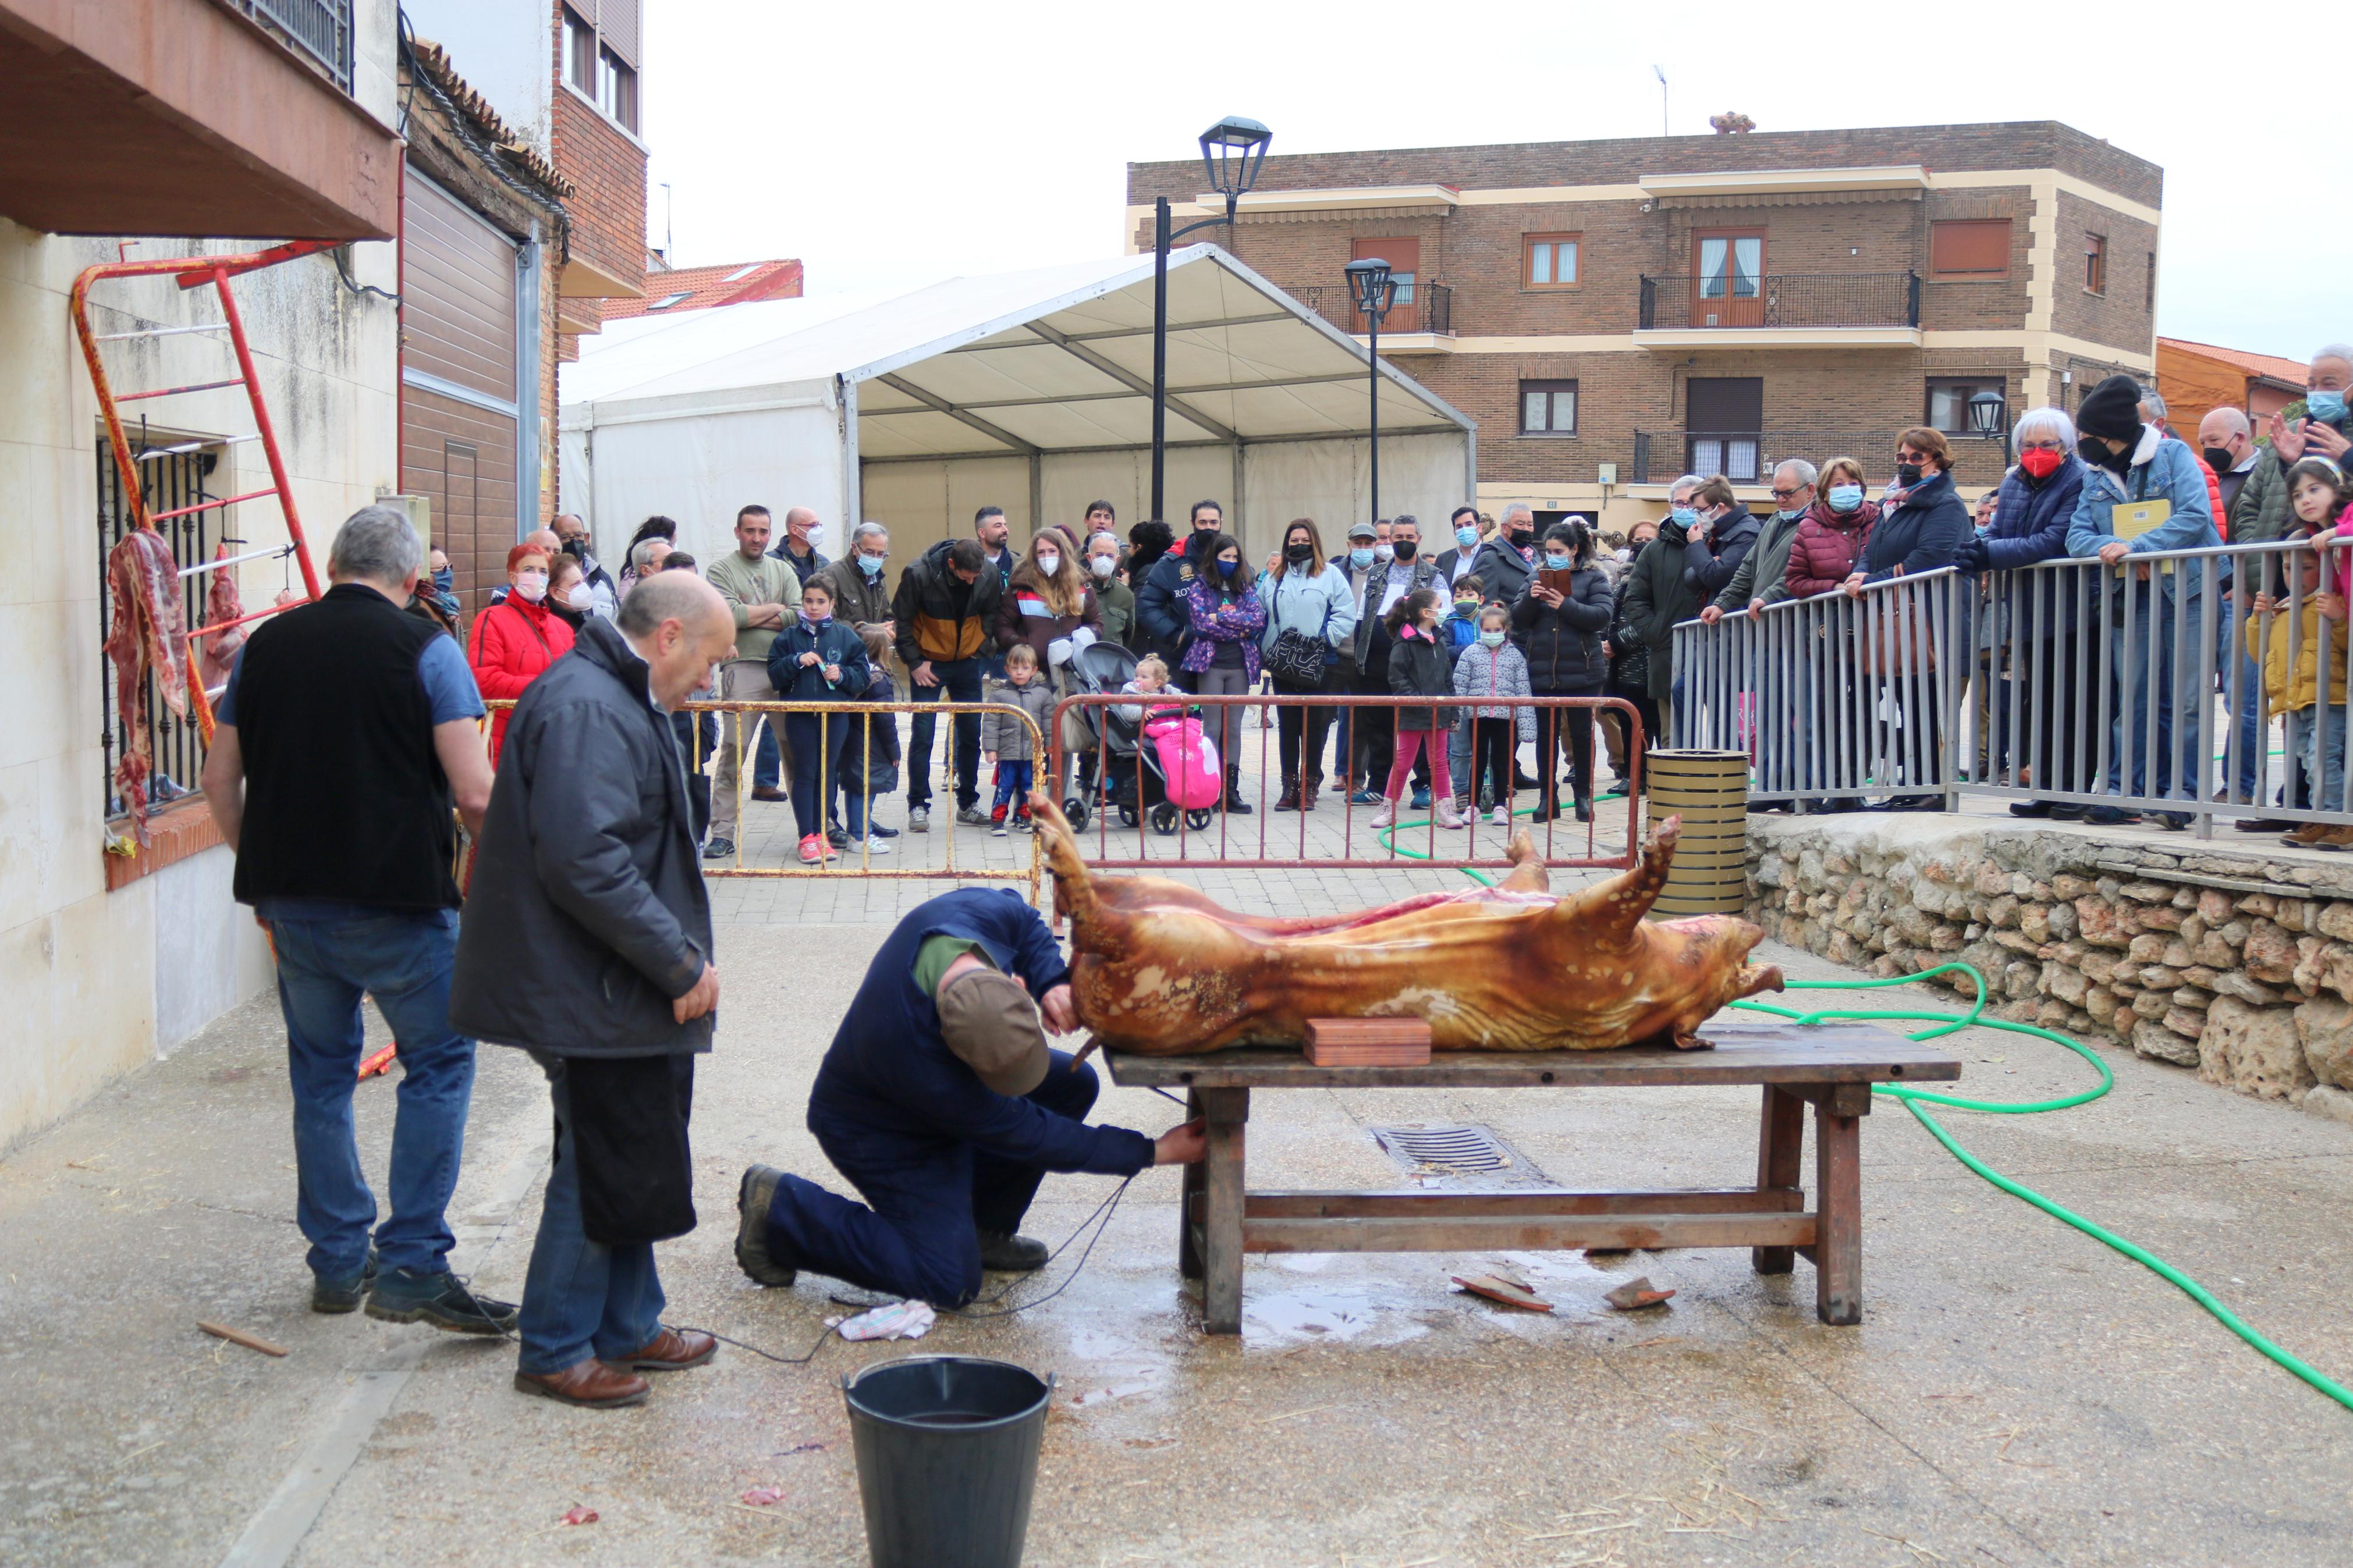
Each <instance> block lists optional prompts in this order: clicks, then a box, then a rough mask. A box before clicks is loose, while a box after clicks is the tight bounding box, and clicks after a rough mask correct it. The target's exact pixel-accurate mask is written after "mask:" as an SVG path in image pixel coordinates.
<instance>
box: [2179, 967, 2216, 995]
mask: <svg viewBox="0 0 2353 1568" xmlns="http://www.w3.org/2000/svg"><path fill="white" fill-rule="evenodd" d="M2220 977H2221V976H2220V975H2219V973H2217V972H2216V971H2214V970H2211V969H2209V968H2207V967H2206V966H2205V965H2204V964H2202V963H2193V964H2191V965H2190V966H2189V968H2187V969H2185V970H2183V971H2182V972H2181V978H2182V979H2183V980H2185V981H2187V982H2188V983H2189V984H2192V985H2196V986H2199V987H2200V988H2202V989H2204V990H2208V991H2211V990H2213V989H2214V982H2215V981H2216V980H2217V979H2219V978H2220Z"/></svg>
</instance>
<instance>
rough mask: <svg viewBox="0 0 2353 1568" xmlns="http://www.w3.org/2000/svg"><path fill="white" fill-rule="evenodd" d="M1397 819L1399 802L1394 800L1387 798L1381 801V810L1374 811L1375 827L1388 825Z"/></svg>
mask: <svg viewBox="0 0 2353 1568" xmlns="http://www.w3.org/2000/svg"><path fill="white" fill-rule="evenodd" d="M1396 821H1397V802H1395V801H1393V800H1385V801H1383V802H1381V808H1380V810H1378V811H1377V812H1375V813H1373V826H1375V827H1388V826H1390V825H1391V824H1393V823H1395V822H1396Z"/></svg>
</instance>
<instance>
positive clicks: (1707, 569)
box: [1672, 474, 1762, 604]
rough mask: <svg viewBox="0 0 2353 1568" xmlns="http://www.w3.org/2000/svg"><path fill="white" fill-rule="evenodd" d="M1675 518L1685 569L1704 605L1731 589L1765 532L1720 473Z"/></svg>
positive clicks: (1685, 503) (1704, 485)
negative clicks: (1680, 532)
mask: <svg viewBox="0 0 2353 1568" xmlns="http://www.w3.org/2000/svg"><path fill="white" fill-rule="evenodd" d="M1672 516H1673V517H1674V520H1675V521H1678V522H1680V523H1682V524H1683V570H1684V571H1685V572H1687V573H1689V574H1690V576H1691V585H1692V587H1694V589H1696V590H1698V593H1699V596H1700V601H1701V602H1702V603H1703V604H1704V603H1706V602H1707V601H1708V600H1711V599H1713V598H1715V596H1716V595H1719V594H1721V593H1723V592H1724V591H1725V588H1727V587H1729V586H1731V584H1732V579H1733V576H1734V574H1736V573H1738V572H1739V570H1740V563H1742V562H1743V561H1746V559H1747V558H1748V552H1750V551H1751V550H1753V549H1755V548H1756V546H1757V535H1758V534H1759V533H1760V532H1761V531H1762V529H1761V528H1760V527H1759V526H1758V524H1757V519H1756V518H1755V517H1753V516H1752V515H1750V513H1749V510H1748V509H1747V508H1746V507H1744V506H1742V505H1741V504H1740V502H1739V501H1738V500H1736V499H1735V497H1734V496H1733V493H1732V483H1731V481H1730V480H1728V479H1725V478H1724V477H1723V476H1722V475H1720V474H1719V475H1717V476H1716V477H1715V478H1714V479H1709V480H1708V481H1706V482H1705V483H1704V484H1703V485H1701V486H1700V488H1699V489H1696V490H1694V491H1693V492H1692V495H1691V498H1690V499H1689V500H1687V501H1685V502H1684V503H1683V505H1682V506H1681V507H1679V508H1678V509H1677V510H1675V511H1674V512H1673V513H1672Z"/></svg>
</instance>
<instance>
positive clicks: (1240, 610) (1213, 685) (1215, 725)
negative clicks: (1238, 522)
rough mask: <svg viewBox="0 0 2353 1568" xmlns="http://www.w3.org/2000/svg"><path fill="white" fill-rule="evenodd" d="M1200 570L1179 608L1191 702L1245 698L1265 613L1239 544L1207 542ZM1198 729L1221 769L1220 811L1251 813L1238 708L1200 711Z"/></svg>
mask: <svg viewBox="0 0 2353 1568" xmlns="http://www.w3.org/2000/svg"><path fill="white" fill-rule="evenodd" d="M1202 565H1203V570H1202V571H1200V572H1198V573H1196V574H1194V577H1193V582H1192V585H1191V586H1190V587H1188V588H1187V589H1186V590H1185V594H1184V598H1183V600H1182V602H1181V604H1180V605H1179V607H1180V608H1181V609H1182V610H1183V611H1184V613H1185V616H1186V621H1187V626H1189V627H1190V628H1191V631H1192V634H1193V640H1192V641H1191V642H1189V643H1187V645H1186V647H1185V658H1184V666H1185V668H1187V670H1190V671H1191V672H1192V674H1193V677H1194V680H1193V690H1194V693H1195V694H1196V695H1197V696H1201V697H1224V696H1233V697H1242V696H1247V695H1248V694H1249V692H1250V688H1251V687H1253V686H1256V685H1257V684H1258V671H1259V656H1258V641H1259V637H1260V635H1261V633H1263V632H1264V631H1265V630H1266V607H1265V605H1262V604H1261V602H1260V600H1259V596H1258V582H1257V579H1256V577H1255V575H1254V574H1252V573H1251V571H1250V567H1249V566H1248V565H1247V564H1245V563H1243V561H1242V546H1241V542H1240V540H1238V539H1236V538H1235V537H1234V536H1233V535H1232V534H1230V533H1220V534H1219V535H1218V536H1217V537H1216V538H1214V539H1212V540H1211V541H1210V542H1209V545H1208V552H1206V554H1205V556H1204V558H1203V562H1202ZM1201 729H1202V733H1203V734H1204V735H1206V736H1208V738H1209V739H1210V740H1211V741H1212V742H1214V743H1215V744H1216V746H1217V748H1218V756H1219V760H1220V761H1222V762H1223V763H1225V767H1226V799H1225V809H1226V810H1228V811H1229V812H1233V813H1235V814H1237V815H1242V816H1247V815H1248V814H1249V813H1250V810H1251V807H1250V804H1249V803H1248V802H1247V801H1245V800H1243V799H1242V783H1241V778H1242V766H1241V763H1240V761H1239V760H1237V759H1238V757H1239V754H1240V753H1239V747H1240V743H1241V735H1242V708H1241V705H1240V704H1239V703H1236V704H1232V705H1230V706H1222V707H1217V708H1212V709H1208V710H1205V712H1204V713H1203V716H1202V721H1201Z"/></svg>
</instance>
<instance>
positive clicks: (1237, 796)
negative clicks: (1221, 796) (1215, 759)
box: [1225, 763, 1251, 816]
mask: <svg viewBox="0 0 2353 1568" xmlns="http://www.w3.org/2000/svg"><path fill="white" fill-rule="evenodd" d="M1225 808H1226V810H1228V811H1229V812H1231V813H1233V814H1234V815H1235V816H1249V815H1250V811H1251V806H1250V802H1248V801H1246V800H1244V799H1243V798H1242V765H1241V764H1240V763H1227V764H1226V802H1225Z"/></svg>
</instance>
